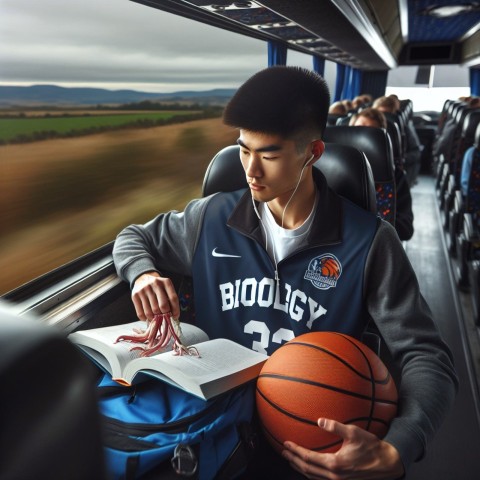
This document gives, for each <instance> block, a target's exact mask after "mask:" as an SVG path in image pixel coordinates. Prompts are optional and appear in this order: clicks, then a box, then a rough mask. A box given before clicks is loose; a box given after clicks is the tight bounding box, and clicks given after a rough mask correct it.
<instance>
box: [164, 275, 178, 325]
mask: <svg viewBox="0 0 480 480" xmlns="http://www.w3.org/2000/svg"><path fill="white" fill-rule="evenodd" d="M166 280H167V281H166V282H165V284H164V287H165V293H166V294H167V298H168V306H169V308H168V310H165V311H164V313H167V312H171V314H172V316H173V318H179V317H180V301H179V299H178V295H177V292H176V291H175V287H174V286H173V283H172V281H171V280H170V279H169V278H167V279H166Z"/></svg>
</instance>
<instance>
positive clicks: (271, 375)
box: [257, 373, 398, 405]
mask: <svg viewBox="0 0 480 480" xmlns="http://www.w3.org/2000/svg"><path fill="white" fill-rule="evenodd" d="M258 378H277V379H282V380H286V381H291V382H297V383H305V384H307V385H312V386H314V387H320V388H325V389H326V390H332V391H334V392H338V393H343V394H345V395H349V396H351V397H356V398H360V399H362V400H367V401H369V402H370V401H372V397H369V396H367V395H362V394H361V393H356V392H352V391H350V390H344V389H343V388H339V387H335V386H333V385H328V384H326V383H320V382H314V381H313V380H307V379H304V378H297V377H290V376H288V375H279V374H275V373H261V374H260V375H259V377H258ZM257 391H258V392H259V393H260V394H262V392H261V390H260V389H259V388H258V386H257ZM262 396H263V394H262ZM373 400H374V401H375V402H378V403H385V404H388V405H397V404H398V402H395V401H393V400H387V399H382V398H378V397H375V398H373Z"/></svg>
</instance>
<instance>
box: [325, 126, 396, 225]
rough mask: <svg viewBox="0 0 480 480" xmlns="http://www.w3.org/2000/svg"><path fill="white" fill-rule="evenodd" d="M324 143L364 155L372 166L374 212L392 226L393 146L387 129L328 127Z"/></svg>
mask: <svg viewBox="0 0 480 480" xmlns="http://www.w3.org/2000/svg"><path fill="white" fill-rule="evenodd" d="M323 138H324V140H325V141H326V142H332V143H339V144H342V145H350V146H352V147H354V148H356V149H358V150H360V151H362V152H364V153H365V155H366V156H367V159H368V161H369V163H370V165H371V167H372V172H373V179H374V182H375V189H376V199H377V211H378V213H379V215H380V216H381V217H382V218H383V219H385V220H386V221H388V222H389V223H391V224H392V225H395V212H396V187H395V166H394V162H393V151H392V143H391V140H390V138H389V136H388V133H387V131H386V130H384V129H382V128H374V127H349V126H334V127H327V128H326V129H325V133H324V136H323Z"/></svg>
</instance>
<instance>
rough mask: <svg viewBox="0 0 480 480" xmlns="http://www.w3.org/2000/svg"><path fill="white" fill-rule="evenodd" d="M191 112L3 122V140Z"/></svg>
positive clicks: (0, 133) (0, 128) (0, 135)
mask: <svg viewBox="0 0 480 480" xmlns="http://www.w3.org/2000/svg"><path fill="white" fill-rule="evenodd" d="M197 113H198V112H195V111H192V110H184V111H183V110H176V111H161V112H145V113H116V114H112V115H94V114H92V115H82V116H71V117H70V116H62V117H59V116H55V117H54V116H52V117H26V118H0V140H1V141H4V142H10V141H11V140H13V139H15V138H18V137H20V136H27V137H28V136H31V135H32V134H34V133H40V132H57V133H60V134H65V133H68V132H75V131H77V132H79V131H85V130H87V131H88V130H90V129H95V128H104V127H113V128H115V127H120V126H122V125H132V124H135V123H138V124H140V125H141V123H142V122H148V121H150V122H151V123H152V124H154V123H155V122H158V121H165V120H169V119H171V118H173V117H175V116H180V115H181V116H184V115H195V114H197Z"/></svg>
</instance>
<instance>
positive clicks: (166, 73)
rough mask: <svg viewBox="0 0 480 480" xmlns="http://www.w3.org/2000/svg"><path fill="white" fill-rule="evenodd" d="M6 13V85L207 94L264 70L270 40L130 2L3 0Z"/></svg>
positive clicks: (2, 58)
mask: <svg viewBox="0 0 480 480" xmlns="http://www.w3.org/2000/svg"><path fill="white" fill-rule="evenodd" d="M0 15H1V18H2V22H1V26H0V80H1V82H2V83H4V84H5V83H10V84H25V83H59V84H69V83H70V84H72V85H73V84H89V83H91V84H92V85H93V84H94V85H95V86H99V84H105V85H109V86H113V85H115V84H118V86H119V87H120V88H125V86H126V85H131V87H132V88H135V86H139V85H142V86H143V87H144V86H150V87H149V88H148V89H149V90H150V91H172V90H179V89H185V88H192V89H207V88H212V87H235V86H238V85H239V84H240V83H242V82H243V81H244V80H245V79H246V78H248V77H249V76H250V75H251V74H252V73H254V72H255V71H257V70H259V69H261V68H264V67H265V66H266V58H267V45H266V43H265V42H262V41H259V40H254V39H251V38H247V37H243V36H241V35H238V34H235V33H231V32H227V31H224V30H221V29H219V28H215V27H210V26H207V25H204V24H201V23H198V22H194V21H193V20H188V19H185V18H182V17H178V16H176V15H173V14H169V13H166V12H162V11H160V10H157V9H154V8H150V7H147V6H145V5H140V4H137V3H135V2H131V1H127V0H81V1H65V0H42V1H38V0H0ZM143 87H142V88H143ZM110 88H111V87H110Z"/></svg>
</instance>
